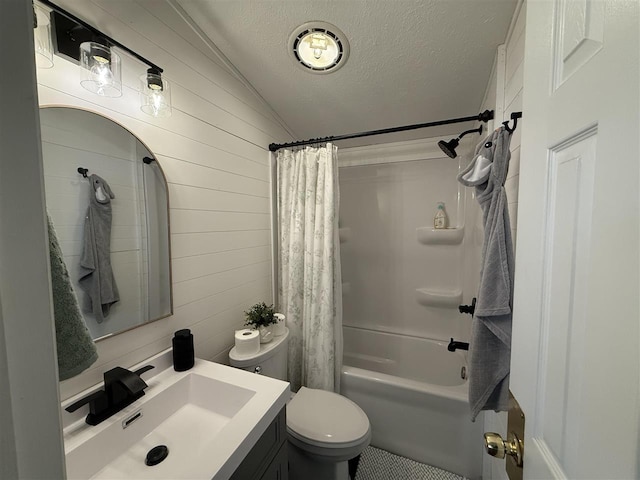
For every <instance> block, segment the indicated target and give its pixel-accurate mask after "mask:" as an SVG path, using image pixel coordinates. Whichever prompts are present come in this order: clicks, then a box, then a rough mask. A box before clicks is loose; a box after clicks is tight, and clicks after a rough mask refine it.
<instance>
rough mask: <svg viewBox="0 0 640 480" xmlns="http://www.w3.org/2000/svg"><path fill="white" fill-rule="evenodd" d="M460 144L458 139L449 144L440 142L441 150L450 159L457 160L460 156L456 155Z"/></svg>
mask: <svg viewBox="0 0 640 480" xmlns="http://www.w3.org/2000/svg"><path fill="white" fill-rule="evenodd" d="M459 143H460V142H458V139H457V138H454V139H452V140H449V141H448V142H445V141H444V140H440V141H439V142H438V146H439V147H440V150H442V151H443V152H444V153H446V154H447V155H448V156H449V157H451V158H456V157H457V156H458V154H457V153H456V147H457V146H458V144H459Z"/></svg>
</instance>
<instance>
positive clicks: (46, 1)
mask: <svg viewBox="0 0 640 480" xmlns="http://www.w3.org/2000/svg"><path fill="white" fill-rule="evenodd" d="M38 1H39V2H40V3H42V4H43V5H46V6H47V7H49V8H50V9H51V10H53V11H54V12H57V13H59V14H60V15H64V16H65V17H67V18H68V19H69V20H72V21H73V22H76V23H77V24H79V25H81V26H82V27H83V28H86V29H87V30H89V31H90V32H92V33H94V34H95V35H98V36H100V37H102V38H104V39H105V40H106V41H107V42H109V44H110V45H111V46H115V47H118V48H119V49H120V50H124V51H125V52H127V53H128V54H129V55H131V56H133V57H135V58H137V59H138V60H140V61H141V62H142V63H146V64H147V65H149V67H151V68H154V69H156V70H158V71H159V72H160V73H162V72H163V70H162V68H160V67H159V66H157V65H156V64H155V63H153V62H151V61H150V60H147V59H146V58H145V57H143V56H142V55H140V54H138V53H136V52H134V51H133V50H131V49H130V48H128V47H126V46H124V45H123V44H121V43H120V42H118V41H117V40H115V39H113V38H111V37H110V36H109V35H106V34H104V33H102V32H101V31H100V30H98V29H97V28H95V27H93V26H91V25H89V24H88V23H87V22H85V21H84V20H82V19H80V18H78V17H76V16H75V15H74V14H73V13H70V12H68V11H67V10H65V9H64V8H62V7H59V6H58V5H56V4H55V3H53V2H51V1H50V0H38Z"/></svg>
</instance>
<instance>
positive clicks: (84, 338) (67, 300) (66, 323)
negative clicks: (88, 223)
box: [48, 218, 98, 380]
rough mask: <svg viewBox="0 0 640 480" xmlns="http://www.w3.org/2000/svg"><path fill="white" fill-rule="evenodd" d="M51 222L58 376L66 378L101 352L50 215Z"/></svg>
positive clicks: (83, 368)
mask: <svg viewBox="0 0 640 480" xmlns="http://www.w3.org/2000/svg"><path fill="white" fill-rule="evenodd" d="M48 221H49V262H50V264H51V291H52V293H53V314H54V317H55V324H56V345H57V350H58V378H59V379H60V380H66V379H68V378H71V377H74V376H76V375H78V374H79V373H80V372H82V371H84V370H86V369H87V368H89V366H90V365H91V364H92V363H93V362H95V361H96V360H97V359H98V352H97V351H96V346H95V344H94V343H93V339H92V338H91V334H90V333H89V331H88V330H87V326H86V324H85V323H84V318H82V313H80V308H79V307H78V300H77V298H76V294H75V293H74V291H73V287H72V286H71V279H70V278H69V272H68V271H67V266H66V265H65V263H64V259H63V257H62V250H61V249H60V244H59V243H58V238H57V236H56V232H55V229H54V228H53V223H52V222H51V218H48Z"/></svg>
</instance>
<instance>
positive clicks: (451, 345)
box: [447, 338, 469, 352]
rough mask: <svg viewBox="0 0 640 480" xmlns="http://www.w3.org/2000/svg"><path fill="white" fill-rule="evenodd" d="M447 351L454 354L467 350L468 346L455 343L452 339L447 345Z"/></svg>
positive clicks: (462, 343) (464, 343) (463, 343)
mask: <svg viewBox="0 0 640 480" xmlns="http://www.w3.org/2000/svg"><path fill="white" fill-rule="evenodd" d="M447 350H449V351H450V352H455V351H456V350H469V344H468V343H466V342H456V341H455V340H453V338H452V339H451V341H450V342H449V345H447Z"/></svg>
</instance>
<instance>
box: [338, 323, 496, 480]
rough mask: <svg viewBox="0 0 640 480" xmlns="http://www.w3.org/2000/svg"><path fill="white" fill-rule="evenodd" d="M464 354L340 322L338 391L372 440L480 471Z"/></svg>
mask: <svg viewBox="0 0 640 480" xmlns="http://www.w3.org/2000/svg"><path fill="white" fill-rule="evenodd" d="M465 353H466V352H460V351H457V352H453V353H452V352H449V351H447V343H446V342H440V341H435V340H429V339H423V338H417V337H411V336H405V335H398V334H391V333H382V332H376V331H371V330H366V329H361V328H351V327H347V326H345V327H344V362H343V363H344V367H343V370H342V376H341V393H342V394H343V395H345V396H346V397H348V398H350V399H351V400H353V401H354V402H356V403H357V404H358V405H359V406H360V407H361V408H362V409H363V410H364V411H365V413H366V414H367V416H368V417H369V421H370V422H371V429H372V439H371V444H372V445H373V446H376V447H379V448H383V449H384V450H387V451H389V452H392V453H395V454H397V455H402V456H404V457H407V458H411V459H413V460H416V461H418V462H422V463H427V464H429V465H433V466H435V467H439V468H442V469H445V470H448V471H450V472H453V473H456V474H458V475H462V476H464V477H466V478H469V479H480V478H481V476H482V455H483V445H484V440H483V430H484V428H483V427H484V419H483V417H482V415H480V416H479V417H478V419H477V420H476V421H475V423H472V422H471V420H470V416H469V404H468V400H467V382H466V380H464V379H463V378H462V375H461V370H462V368H463V367H464V366H465V360H466V357H465Z"/></svg>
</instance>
